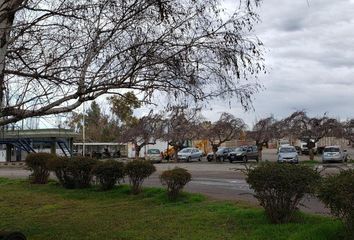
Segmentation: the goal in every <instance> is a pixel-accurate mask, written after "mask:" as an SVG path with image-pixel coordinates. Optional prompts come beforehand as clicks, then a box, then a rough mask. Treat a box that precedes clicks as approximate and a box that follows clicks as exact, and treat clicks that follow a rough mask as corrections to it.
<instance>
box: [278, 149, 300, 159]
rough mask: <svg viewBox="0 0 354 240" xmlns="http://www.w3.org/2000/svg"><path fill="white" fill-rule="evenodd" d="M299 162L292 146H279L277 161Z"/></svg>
mask: <svg viewBox="0 0 354 240" xmlns="http://www.w3.org/2000/svg"><path fill="white" fill-rule="evenodd" d="M283 162H288V163H299V156H298V153H297V151H296V149H295V147H293V146H284V147H280V148H279V153H278V163H283Z"/></svg>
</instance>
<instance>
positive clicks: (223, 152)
mask: <svg viewBox="0 0 354 240" xmlns="http://www.w3.org/2000/svg"><path fill="white" fill-rule="evenodd" d="M233 150H234V149H233V148H228V147H219V148H218V150H217V151H216V153H215V154H216V159H217V160H219V161H221V162H223V161H225V159H227V156H228V155H229V153H230V152H232V151H233ZM213 159H214V153H213V152H211V153H208V155H207V160H208V162H211V161H212V160H213Z"/></svg>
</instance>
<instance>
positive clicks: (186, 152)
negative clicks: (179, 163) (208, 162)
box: [177, 147, 203, 162]
mask: <svg viewBox="0 0 354 240" xmlns="http://www.w3.org/2000/svg"><path fill="white" fill-rule="evenodd" d="M202 156H203V153H202V152H201V151H200V150H199V149H198V148H193V147H189V148H184V149H182V150H181V151H179V152H178V154H177V158H178V159H179V160H184V161H187V162H189V161H191V160H193V159H197V160H198V161H201V160H202Z"/></svg>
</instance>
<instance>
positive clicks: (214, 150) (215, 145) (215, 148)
mask: <svg viewBox="0 0 354 240" xmlns="http://www.w3.org/2000/svg"><path fill="white" fill-rule="evenodd" d="M211 147H212V150H213V160H214V161H215V162H217V159H216V152H217V151H218V145H217V144H211Z"/></svg>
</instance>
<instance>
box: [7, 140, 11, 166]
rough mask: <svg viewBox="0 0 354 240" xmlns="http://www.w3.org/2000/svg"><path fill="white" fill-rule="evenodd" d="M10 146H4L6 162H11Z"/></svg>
mask: <svg viewBox="0 0 354 240" xmlns="http://www.w3.org/2000/svg"><path fill="white" fill-rule="evenodd" d="M11 150H12V144H6V162H11Z"/></svg>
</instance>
